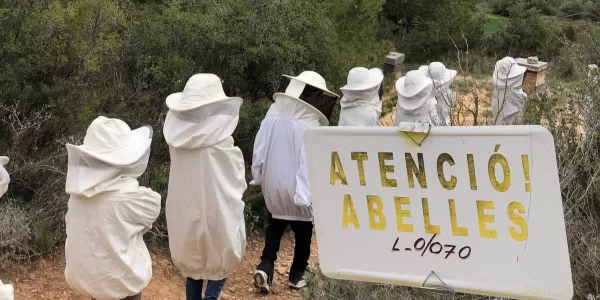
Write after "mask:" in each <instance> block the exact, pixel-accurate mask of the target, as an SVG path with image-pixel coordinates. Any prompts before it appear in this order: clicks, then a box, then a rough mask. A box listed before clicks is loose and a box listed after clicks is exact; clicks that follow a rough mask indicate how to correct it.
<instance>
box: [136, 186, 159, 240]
mask: <svg viewBox="0 0 600 300" xmlns="http://www.w3.org/2000/svg"><path fill="white" fill-rule="evenodd" d="M140 189H141V192H142V196H141V197H140V199H139V200H138V201H135V205H134V206H133V207H132V210H134V212H135V215H136V219H137V220H136V223H137V224H139V225H141V226H143V227H144V229H143V232H144V233H145V232H147V231H148V230H150V229H152V224H153V223H154V222H155V221H156V219H158V216H159V215H160V194H159V193H157V192H154V191H152V190H151V189H149V188H140Z"/></svg>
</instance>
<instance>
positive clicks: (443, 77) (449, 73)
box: [419, 62, 458, 85]
mask: <svg viewBox="0 0 600 300" xmlns="http://www.w3.org/2000/svg"><path fill="white" fill-rule="evenodd" d="M419 71H421V72H423V73H424V74H425V76H427V77H428V78H431V79H433V80H435V81H436V83H437V84H442V85H443V84H446V83H447V82H449V81H451V80H452V79H454V77H456V74H457V73H458V72H457V71H456V70H451V69H448V68H446V66H445V65H444V64H443V63H441V62H432V63H431V64H429V66H421V67H420V68H419Z"/></svg>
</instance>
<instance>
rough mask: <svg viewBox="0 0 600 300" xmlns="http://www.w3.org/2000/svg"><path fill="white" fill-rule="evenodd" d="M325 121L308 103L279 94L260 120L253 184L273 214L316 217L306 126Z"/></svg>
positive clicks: (292, 218) (277, 216)
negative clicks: (312, 198) (321, 120)
mask: <svg viewBox="0 0 600 300" xmlns="http://www.w3.org/2000/svg"><path fill="white" fill-rule="evenodd" d="M323 125H325V124H323V123H320V122H319V114H318V113H316V112H315V110H314V109H312V108H311V107H310V106H309V105H308V104H306V103H304V102H301V101H298V100H296V99H294V98H292V97H289V96H286V95H277V96H275V103H273V104H271V107H270V108H269V111H268V112H267V115H266V117H265V119H264V120H263V121H262V122H261V124H260V129H259V131H258V133H257V135H256V139H255V141H254V154H253V157H252V177H253V178H254V180H253V184H257V185H260V186H261V187H262V193H263V196H264V198H265V202H266V204H267V208H268V209H269V211H270V212H271V214H272V215H273V218H275V219H282V220H290V221H312V220H313V214H312V202H311V200H310V189H309V185H308V170H307V165H306V155H305V152H304V140H303V137H304V131H305V130H306V128H308V127H310V126H323Z"/></svg>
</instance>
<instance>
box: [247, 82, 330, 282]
mask: <svg viewBox="0 0 600 300" xmlns="http://www.w3.org/2000/svg"><path fill="white" fill-rule="evenodd" d="M338 98H339V96H338V95H336V94H334V93H333V92H331V91H329V90H328V89H327V86H326V83H325V79H324V78H323V77H321V75H319V74H317V73H315V72H312V71H305V72H302V74H300V75H299V76H297V77H291V76H287V75H283V76H282V78H281V82H280V85H279V89H278V91H277V92H276V93H275V94H274V95H273V100H274V101H275V103H273V104H272V105H271V108H270V109H269V111H268V112H267V115H266V117H265V118H264V120H263V121H262V123H261V124H260V129H259V131H258V133H257V135H256V139H255V141H254V153H253V158H252V176H253V178H254V180H253V183H254V184H259V185H261V187H262V193H263V196H264V198H265V202H266V204H267V208H268V209H269V212H270V213H271V214H272V217H271V218H269V225H268V228H267V234H266V239H265V247H264V249H263V253H262V256H261V262H260V264H259V265H258V266H257V268H256V271H255V272H254V275H253V279H254V285H255V287H257V288H258V289H259V290H260V291H261V292H263V293H268V292H269V290H270V284H271V283H272V282H273V273H274V268H275V260H277V252H278V251H279V243H280V241H281V237H282V236H283V233H284V232H285V230H286V228H287V227H288V225H290V226H291V227H292V230H293V231H294V235H295V246H294V261H293V262H292V266H291V269H290V276H289V287H290V288H293V289H299V288H303V287H305V286H306V281H305V280H304V278H303V276H304V273H305V271H306V268H307V267H308V259H309V257H310V244H311V240H312V230H313V223H312V221H313V214H312V202H311V199H310V190H309V185H308V171H307V164H306V156H305V154H304V142H303V137H304V131H305V130H306V128H308V127H313V126H327V125H329V118H330V117H331V113H332V112H333V107H334V106H335V104H336V102H337V99H338Z"/></svg>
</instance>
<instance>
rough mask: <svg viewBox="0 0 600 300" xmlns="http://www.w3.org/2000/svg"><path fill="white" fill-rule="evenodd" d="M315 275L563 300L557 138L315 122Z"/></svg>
mask: <svg viewBox="0 0 600 300" xmlns="http://www.w3.org/2000/svg"><path fill="white" fill-rule="evenodd" d="M304 144H305V150H306V157H307V161H308V171H309V181H310V188H311V198H312V201H313V209H314V216H315V228H316V232H317V241H318V245H319V259H320V266H321V270H322V272H323V273H324V274H325V275H327V276H328V277H331V278H336V279H346V280H356V281H367V282H378V283H389V284H397V285H404V286H412V287H431V286H434V287H438V288H443V289H447V290H451V291H454V292H462V293H471V294H480V295H488V296H498V297H508V298H518V299H556V300H565V299H571V298H572V296H573V283H572V278H571V266H570V263H569V251H568V247H567V239H566V232H565V223H564V214H563V207H562V200H561V193H560V185H559V179H558V170H557V164H556V155H555V151H554V140H553V137H552V135H551V134H550V132H548V131H547V130H546V129H545V128H544V127H541V126H488V127H434V128H432V129H431V130H430V131H429V132H428V135H427V136H426V137H425V138H424V139H422V140H420V145H419V144H418V143H417V142H416V141H415V137H411V136H410V135H409V134H406V133H404V132H402V131H400V130H399V128H397V127H396V128H393V127H388V128H368V127H361V128H359V127H317V128H311V129H308V130H307V131H306V134H305V137H304Z"/></svg>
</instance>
